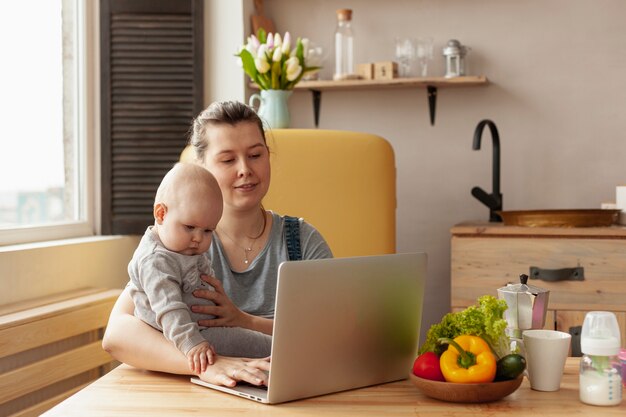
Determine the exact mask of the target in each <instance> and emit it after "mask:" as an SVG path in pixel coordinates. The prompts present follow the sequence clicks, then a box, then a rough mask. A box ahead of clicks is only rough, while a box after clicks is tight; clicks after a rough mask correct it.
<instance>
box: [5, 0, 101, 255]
mask: <svg viewBox="0 0 626 417" xmlns="http://www.w3.org/2000/svg"><path fill="white" fill-rule="evenodd" d="M90 3H91V1H88V0H29V1H24V2H22V1H16V2H4V3H3V5H2V13H0V50H1V51H2V60H3V65H2V66H0V91H1V92H2V93H1V94H0V144H1V147H0V178H1V179H0V245H2V244H9V243H21V242H29V241H41V240H48V239H58V238H65V237H75V236H85V235H89V234H93V226H92V225H93V223H94V222H93V213H92V211H93V203H92V202H91V200H92V197H93V195H94V193H93V191H88V190H92V189H93V187H88V184H89V183H90V182H91V183H92V184H93V178H92V177H91V172H92V171H90V170H89V169H88V168H89V167H91V165H92V164H91V163H90V160H93V157H91V158H90V157H89V154H90V151H91V150H92V149H93V137H92V136H93V135H88V134H87V133H88V132H89V131H90V130H92V129H87V122H88V120H93V118H91V119H90V118H89V117H88V116H89V113H90V109H91V108H92V107H91V106H89V101H88V100H87V97H88V96H90V95H91V94H92V93H93V91H94V89H93V87H91V88H89V80H90V79H92V78H93V76H92V75H90V76H89V77H88V75H89V74H88V73H87V71H86V68H87V66H86V65H87V62H88V60H87V54H86V51H87V48H86V39H87V38H88V37H87V36H86V35H87V32H86V30H85V28H86V27H87V25H86V19H87V16H88V11H89V10H87V8H89V7H93V6H90ZM92 53H93V52H92Z"/></svg>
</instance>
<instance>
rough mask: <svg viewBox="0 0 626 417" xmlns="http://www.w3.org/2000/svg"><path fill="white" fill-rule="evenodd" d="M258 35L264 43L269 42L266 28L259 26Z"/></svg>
mask: <svg viewBox="0 0 626 417" xmlns="http://www.w3.org/2000/svg"><path fill="white" fill-rule="evenodd" d="M256 37H257V39H258V40H259V42H261V43H262V44H263V43H266V42H267V33H265V29H263V28H259V30H257V32H256Z"/></svg>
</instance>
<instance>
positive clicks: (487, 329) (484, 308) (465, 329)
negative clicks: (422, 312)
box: [419, 295, 511, 358]
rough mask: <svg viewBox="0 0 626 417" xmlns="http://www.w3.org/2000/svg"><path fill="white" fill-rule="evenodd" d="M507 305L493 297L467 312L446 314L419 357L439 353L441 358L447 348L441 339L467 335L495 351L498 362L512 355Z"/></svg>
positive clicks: (485, 297) (435, 326) (423, 346)
mask: <svg viewBox="0 0 626 417" xmlns="http://www.w3.org/2000/svg"><path fill="white" fill-rule="evenodd" d="M506 309H507V305H506V302H505V301H504V300H499V299H497V298H496V297H493V296H491V295H484V296H482V297H480V298H478V303H477V304H475V305H473V306H469V307H468V308H466V309H465V310H463V311H459V312H456V313H448V314H446V315H445V316H444V317H443V319H441V322H440V323H438V324H434V325H433V326H431V327H430V329H429V330H428V334H427V335H426V342H424V344H423V345H422V347H421V348H420V350H419V353H420V354H422V353H424V352H435V353H436V354H438V355H440V354H441V353H442V352H443V350H445V349H447V345H441V344H440V343H439V341H438V340H439V338H442V337H447V338H451V339H454V338H455V337H457V336H461V335H464V334H468V335H472V336H479V337H482V338H483V339H484V340H485V341H486V342H487V343H488V344H489V346H491V348H492V349H493V351H494V353H495V354H496V356H497V357H498V358H501V357H503V356H505V355H507V354H509V353H510V345H511V341H510V339H509V337H508V336H507V335H506V333H505V329H506V326H507V323H506V320H505V319H504V311H505V310H506Z"/></svg>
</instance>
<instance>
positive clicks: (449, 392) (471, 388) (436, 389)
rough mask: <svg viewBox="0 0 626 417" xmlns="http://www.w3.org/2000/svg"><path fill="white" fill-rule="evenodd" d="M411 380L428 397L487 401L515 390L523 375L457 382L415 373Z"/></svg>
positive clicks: (442, 399) (467, 401) (450, 400)
mask: <svg viewBox="0 0 626 417" xmlns="http://www.w3.org/2000/svg"><path fill="white" fill-rule="evenodd" d="M410 378H411V382H413V384H415V386H416V387H417V388H418V389H419V390H420V391H421V392H422V393H423V394H424V395H426V396H427V397H430V398H435V399H437V400H441V401H448V402H453V403H487V402H491V401H497V400H499V399H502V398H504V397H506V396H507V395H509V394H512V393H513V392H515V390H516V389H518V388H519V386H520V385H521V384H522V380H523V379H524V377H523V376H519V377H518V378H517V379H512V380H510V381H500V382H489V383H479V384H455V383H452V382H439V381H431V380H429V379H423V378H420V377H417V376H415V375H413V374H411V375H410Z"/></svg>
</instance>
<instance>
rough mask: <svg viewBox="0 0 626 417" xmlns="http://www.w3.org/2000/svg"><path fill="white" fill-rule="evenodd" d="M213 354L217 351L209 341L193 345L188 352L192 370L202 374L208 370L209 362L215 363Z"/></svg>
mask: <svg viewBox="0 0 626 417" xmlns="http://www.w3.org/2000/svg"><path fill="white" fill-rule="evenodd" d="M213 355H215V351H214V350H213V346H211V345H210V344H209V342H202V343H199V344H197V345H195V346H194V347H192V348H191V349H190V350H189V352H187V360H188V361H189V369H191V372H193V373H194V374H200V373H202V372H204V371H206V367H207V364H208V365H213V359H214V358H213Z"/></svg>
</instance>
